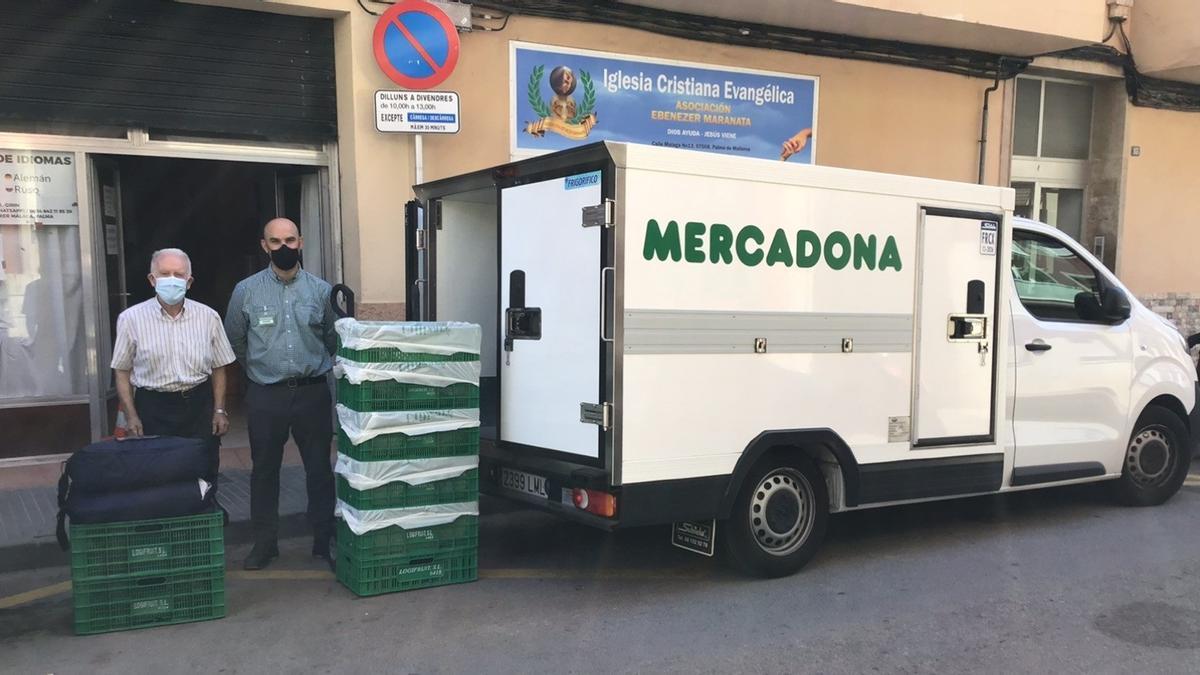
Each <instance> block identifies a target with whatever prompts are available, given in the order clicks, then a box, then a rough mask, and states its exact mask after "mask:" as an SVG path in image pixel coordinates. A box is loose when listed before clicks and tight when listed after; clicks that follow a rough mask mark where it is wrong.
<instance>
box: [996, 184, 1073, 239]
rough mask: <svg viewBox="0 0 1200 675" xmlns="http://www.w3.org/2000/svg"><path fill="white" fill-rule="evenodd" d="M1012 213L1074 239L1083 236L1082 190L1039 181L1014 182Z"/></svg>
mask: <svg viewBox="0 0 1200 675" xmlns="http://www.w3.org/2000/svg"><path fill="white" fill-rule="evenodd" d="M1012 187H1013V189H1014V190H1016V191H1017V199H1016V208H1014V209H1013V213H1014V214H1015V215H1018V216H1023V217H1025V218H1031V219H1033V220H1037V221H1041V222H1043V223H1046V224H1047V225H1050V226H1051V227H1056V228H1058V229H1059V230H1062V231H1063V232H1064V233H1066V234H1067V235H1068V236H1070V237H1071V238H1072V239H1074V240H1075V241H1080V239H1081V237H1082V236H1083V198H1084V194H1083V190H1084V188H1083V187H1081V186H1077V187H1064V186H1059V185H1051V184H1046V183H1042V182H1038V181H1016V182H1014V183H1013V184H1012Z"/></svg>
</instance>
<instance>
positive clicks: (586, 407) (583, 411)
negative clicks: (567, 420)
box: [579, 403, 612, 431]
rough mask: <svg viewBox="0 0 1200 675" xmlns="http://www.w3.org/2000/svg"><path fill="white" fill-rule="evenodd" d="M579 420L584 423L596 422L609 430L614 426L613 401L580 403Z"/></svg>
mask: <svg viewBox="0 0 1200 675" xmlns="http://www.w3.org/2000/svg"><path fill="white" fill-rule="evenodd" d="M579 421H580V422H583V423H584V424H595V425H596V426H598V427H600V428H601V429H603V430H605V431H608V430H609V429H610V428H612V404H611V403H580V404H579Z"/></svg>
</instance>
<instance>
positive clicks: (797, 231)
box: [418, 143, 1200, 527]
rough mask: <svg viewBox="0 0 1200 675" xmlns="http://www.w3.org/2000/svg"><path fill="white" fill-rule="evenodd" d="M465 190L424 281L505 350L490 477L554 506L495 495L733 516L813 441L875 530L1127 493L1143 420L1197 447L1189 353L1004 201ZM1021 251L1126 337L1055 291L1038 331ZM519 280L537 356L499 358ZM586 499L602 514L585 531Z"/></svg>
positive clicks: (747, 165)
mask: <svg viewBox="0 0 1200 675" xmlns="http://www.w3.org/2000/svg"><path fill="white" fill-rule="evenodd" d="M591 174H600V175H601V176H602V178H601V179H600V180H599V183H597V188H596V189H595V190H583V189H579V188H577V187H572V186H573V185H574V184H576V183H581V180H580V177H582V176H587V175H591ZM461 178H462V179H463V181H462V191H461V192H454V191H453V189H454V185H452V183H453V182H454V180H455V179H446V180H445V181H441V182H440V184H439V185H436V186H434V187H433V188H421V187H418V194H419V195H422V199H426V198H427V197H428V198H430V199H432V200H442V199H444V200H446V201H445V203H446V204H451V203H452V202H455V201H458V202H461V204H460V205H459V206H458V207H447V208H446V209H444V210H443V211H442V220H441V221H440V222H439V223H438V224H437V227H436V228H433V229H431V230H430V231H429V232H428V234H429V236H430V237H431V241H433V242H435V243H437V245H435V246H434V247H433V250H434V251H435V253H436V254H437V256H444V258H445V259H444V261H443V259H442V258H441V257H438V258H436V260H438V261H439V262H438V265H437V267H438V269H439V270H440V272H439V274H441V275H443V276H444V275H448V274H461V275H464V277H465V278H467V279H469V282H468V283H459V284H457V285H455V284H447V285H446V292H445V293H443V294H441V295H437V296H436V298H437V299H436V301H435V303H434V305H435V309H436V318H437V319H438V320H468V321H476V322H480V323H482V324H483V325H484V326H485V336H487V337H485V343H490V344H491V345H492V346H493V347H494V349H495V352H494V357H492V358H488V357H487V356H485V357H484V371H485V372H484V374H483V378H484V379H485V380H486V379H489V378H490V379H492V380H498V382H495V383H494V384H495V387H496V390H497V391H498V392H499V395H498V396H499V398H498V405H497V411H498V412H497V413H496V415H495V417H496V419H498V421H499V422H498V425H497V424H496V422H488V421H487V419H488V414H487V412H488V405H487V404H486V403H485V404H484V405H483V408H484V415H483V416H484V420H485V421H484V423H483V425H482V427H483V428H482V430H481V436H482V437H483V438H484V439H485V442H484V450H482V451H481V467H484V471H483V472H481V475H482V474H486V473H488V471H489V470H490V474H488V475H489V476H490V480H491V482H492V485H493V486H496V477H497V476H500V475H503V474H504V472H506V471H507V472H508V475H510V476H511V475H512V473H513V472H524V473H525V474H532V475H533V476H534V477H536V478H545V479H546V481H547V482H546V484H547V485H550V486H551V487H550V489H548V490H547V491H546V493H539V494H530V493H528V492H526V493H521V492H520V491H517V490H511V489H506V488H505V486H504V485H499V486H498V487H497V490H498V493H499V494H503V495H505V496H507V497H511V498H514V499H520V500H524V501H526V502H527V503H531V504H535V505H538V506H542V507H545V508H547V509H549V510H552V511H556V512H558V513H561V514H563V515H566V516H567V517H572V518H578V519H580V520H583V521H584V522H588V523H590V524H593V525H598V526H601V527H615V526H623V525H625V524H628V523H632V524H634V525H641V524H652V523H660V522H675V521H683V520H695V519H706V520H707V519H712V518H718V519H720V518H727V517H728V515H729V508H730V506H729V505H730V502H731V499H732V497H733V496H734V495H736V493H737V491H738V490H739V486H740V483H739V481H740V480H742V478H743V476H744V475H745V473H746V472H747V471H748V469H749V467H750V466H752V465H753V463H754V460H755V459H756V458H757V457H759V456H761V454H756V453H762V452H766V451H770V450H771V449H772V448H774V447H775V446H774V445H771V444H772V443H776V442H779V443H789V442H791V441H788V440H787V438H788V437H789V434H790V435H792V436H794V437H796V438H799V437H801V436H803V437H804V438H807V439H812V438H819V439H823V440H818V441H803V442H802V441H796V443H795V444H794V445H789V446H787V447H789V448H799V447H800V446H805V443H809V445H807V446H805V447H804V448H803V449H802V451H803V452H806V453H808V454H810V455H811V456H812V457H813V459H814V461H815V462H817V463H818V464H819V465H820V466H819V469H820V471H821V472H822V474H823V476H824V477H825V478H826V482H827V484H828V487H829V497H830V508H831V510H834V511H838V510H845V509H848V508H874V507H877V506H886V505H890V504H900V503H911V502H917V501H931V500H934V499H948V498H954V497H959V496H969V495H971V494H986V493H992V492H997V491H1000V492H1003V491H1009V490H1025V489H1034V488H1041V487H1053V486H1056V485H1065V484H1070V483H1077V482H1087V481H1095V480H1106V479H1113V478H1117V477H1119V476H1121V473H1122V469H1123V465H1124V461H1125V455H1126V448H1127V445H1128V443H1129V439H1130V436H1131V433H1132V431H1133V429H1134V426H1135V424H1136V423H1137V420H1138V418H1139V416H1141V415H1142V413H1143V411H1144V410H1145V409H1146V407H1147V406H1148V405H1150V404H1151V403H1152V402H1156V403H1158V404H1162V405H1165V406H1166V407H1168V408H1169V409H1171V410H1173V411H1175V412H1177V413H1179V414H1180V415H1181V416H1182V417H1184V418H1185V421H1187V423H1189V424H1196V425H1197V426H1200V423H1196V422H1195V421H1194V420H1200V416H1197V415H1196V414H1195V408H1196V405H1197V401H1196V368H1195V365H1194V363H1193V362H1192V360H1191V358H1190V356H1189V355H1188V353H1187V350H1186V346H1185V343H1184V341H1183V338H1182V337H1181V336H1180V335H1179V333H1178V331H1177V330H1176V329H1175V328H1174V327H1173V326H1171V325H1170V324H1169V323H1168V322H1166V321H1165V320H1163V319H1161V318H1160V317H1158V316H1157V315H1155V314H1154V313H1153V312H1152V311H1151V310H1150V309H1148V308H1146V307H1144V306H1143V305H1141V303H1139V302H1138V301H1137V299H1136V298H1135V296H1134V295H1133V294H1132V293H1130V292H1129V290H1128V289H1126V288H1125V287H1124V286H1123V285H1122V284H1121V283H1120V281H1119V280H1117V279H1116V278H1115V277H1114V276H1113V275H1112V274H1111V273H1110V272H1109V271H1108V270H1106V269H1105V268H1104V266H1103V264H1101V263H1100V262H1099V261H1098V260H1096V259H1095V258H1094V257H1093V256H1092V255H1090V254H1089V253H1088V252H1087V251H1086V250H1085V249H1084V248H1082V247H1081V246H1079V245H1078V244H1077V243H1075V242H1074V241H1072V240H1071V239H1070V238H1069V237H1067V236H1066V235H1064V234H1063V233H1061V232H1059V231H1057V230H1055V229H1054V228H1051V227H1048V226H1046V225H1042V224H1040V223H1036V222H1033V221H1030V220H1026V219H1023V218H1015V217H1014V216H1013V214H1012V211H1013V202H1014V193H1013V191H1012V190H1011V189H1010V188H1002V187H996V186H982V185H972V184H964V183H954V182H948V181H939V180H932V179H925V178H915V177H907V176H895V175H886V174H877V173H869V172H863V171H852V170H845V169H837V168H830V167H821V166H811V165H793V164H788V163H786V162H769V161H764V160H752V159H745V158H738V157H728V156H721V155H714V154H707V153H695V152H688V151H683V150H677V149H670V148H656V147H649V146H637V145H624V144H619V143H605V144H596V145H594V146H587V147H585V148H579V149H576V150H575V151H565V152H563V153H553V154H550V155H546V156H544V157H540V158H534V159H530V160H524V161H522V162H517V163H515V164H512V165H507V166H505V167H498V168H497V169H495V170H490V171H488V172H476V173H475V174H470V175H468V176H464V177H461ZM573 181H574V182H573ZM590 184H591V183H589V185H590ZM609 199H611V200H612V201H613V204H612V208H611V214H609V212H608V209H607V208H606V206H605V204H604V202H605V200H609ZM594 202H595V203H594ZM585 207H586V208H588V209H589V214H591V216H589V217H588V218H585V217H584V216H583V214H582V213H581V212H580V211H581V209H582V208H585ZM596 207H599V210H598V211H597V208H596ZM433 211H434V210H433V209H430V212H433ZM598 212H602V213H604V214H605V218H606V219H607V220H604V221H603V222H596V221H594V218H593V217H594V214H596V213H598ZM489 214H494V215H493V216H492V217H491V220H490V221H489V220H488V217H489ZM468 216H469V217H468ZM426 226H427V227H428V223H427V224H426ZM454 228H463V231H460V232H458V233H453V232H452V231H453V229H454ZM1014 235H1016V236H1021V237H1041V238H1044V239H1046V240H1049V243H1050V246H1048V247H1047V248H1048V249H1049V248H1053V249H1055V250H1062V249H1066V250H1067V251H1068V252H1069V254H1073V255H1068V254H1064V255H1063V258H1064V259H1066V258H1073V259H1074V260H1073V264H1075V265H1076V269H1078V270H1079V271H1080V272H1081V273H1083V274H1084V275H1085V276H1086V277H1087V279H1086V280H1085V281H1087V282H1089V283H1094V282H1095V281H1096V277H1095V275H1099V277H1100V278H1102V279H1103V280H1104V282H1105V283H1106V284H1107V285H1108V286H1111V287H1113V288H1116V289H1118V290H1120V291H1121V292H1122V293H1124V294H1125V296H1126V297H1127V299H1128V301H1129V304H1130V316H1129V318H1128V319H1125V320H1124V321H1119V322H1117V323H1115V324H1114V323H1111V322H1110V323H1104V320H1103V319H1093V320H1091V321H1090V322H1088V321H1084V320H1078V321H1075V320H1072V319H1071V318H1070V317H1069V316H1066V315H1069V314H1070V312H1071V311H1076V312H1082V311H1083V310H1081V309H1079V308H1078V307H1075V309H1074V310H1072V299H1074V302H1075V303H1079V302H1081V298H1080V297H1079V296H1078V295H1076V294H1075V292H1074V291H1075V286H1074V285H1073V282H1072V281H1070V280H1067V281H1065V282H1064V283H1061V284H1058V282H1056V281H1051V282H1050V284H1051V285H1052V286H1053V285H1055V284H1058V285H1057V286H1055V288H1054V289H1051V293H1052V296H1053V298H1054V299H1055V300H1054V301H1055V302H1058V307H1059V308H1061V309H1062V310H1063V312H1065V314H1060V315H1057V316H1058V318H1057V319H1048V318H1046V317H1047V315H1046V314H1045V313H1044V312H1043V313H1041V314H1039V315H1035V314H1034V313H1033V312H1031V310H1030V309H1028V308H1027V307H1026V306H1025V305H1024V304H1023V303H1022V300H1021V296H1020V293H1018V291H1019V290H1020V291H1022V292H1027V291H1028V290H1029V289H1031V288H1032V289H1035V290H1036V288H1037V286H1038V282H1037V280H1036V279H1034V278H1024V279H1022V280H1020V281H1019V282H1018V280H1016V279H1015V278H1014V274H1013V264H1014V263H1013V261H1014V253H1015V254H1016V255H1017V256H1018V257H1019V256H1020V255H1022V253H1021V251H1015V250H1014V246H1013V241H1014ZM451 246H470V247H473V248H472V250H470V251H469V252H467V253H469V254H467V253H461V254H460V253H458V252H454V251H450V250H449V248H448V247H451ZM439 247H445V248H439ZM1025 259H1026V260H1029V259H1031V258H1029V257H1028V256H1027V257H1026V258H1025ZM485 261H486V262H485ZM1079 261H1083V263H1086V266H1087V267H1090V268H1091V269H1092V270H1093V271H1094V272H1095V275H1090V274H1088V273H1087V271H1086V269H1084V265H1082V264H1080V263H1079ZM1052 267H1053V266H1051V267H1048V268H1047V269H1051V268H1052ZM516 270H521V271H524V272H526V273H527V275H528V277H527V278H528V279H529V286H528V290H527V297H526V302H527V303H528V307H530V308H532V307H541V308H542V309H543V319H542V320H543V322H544V326H543V335H542V337H541V338H538V339H537V340H518V342H517V343H516V345H515V347H514V348H513V350H512V351H511V352H505V351H503V350H502V345H503V344H504V339H505V334H506V327H505V311H506V308H508V306H509V301H510V299H511V293H510V290H511V289H510V288H509V275H510V273H511V272H513V271H516ZM1044 276H1047V275H1044ZM497 277H499V278H498V279H497ZM436 283H437V279H436V278H434V279H433V280H432V283H431V286H433V285H434V284H436ZM1102 285H1103V284H1097V286H1102ZM472 287H473V288H477V289H478V290H477V291H475V293H474V294H472V293H471V291H470V289H471V288H472ZM1060 292H1061V294H1060ZM1029 297H1030V296H1029V295H1028V294H1026V300H1027V301H1028V300H1029ZM1047 297H1051V296H1047ZM1082 300H1088V298H1087V297H1083V298H1082ZM489 303H492V306H491V307H489ZM496 304H498V305H499V306H495V305H496ZM1032 304H1034V305H1036V304H1037V302H1036V301H1032ZM1044 304H1045V303H1043V305H1044ZM481 308H482V309H481ZM484 309H490V310H491V311H490V312H487V314H488V316H486V317H485V318H484V319H483V320H481V319H480V318H479V317H478V316H477V315H478V314H479V313H480V312H481V311H483V310H484ZM1043 309H1044V306H1043ZM1081 316H1082V314H1081ZM1101 316H1102V315H1101ZM1039 317H1041V318H1039ZM563 340H565V342H564V341H563ZM1047 346H1048V347H1049V349H1046V348H1045V347H1047ZM493 401H495V399H493ZM1189 417H1190V418H1191V419H1186V418H1189ZM551 418H552V419H551ZM496 426H498V428H495V427H496ZM489 427H492V428H489ZM1190 431H1191V432H1192V435H1193V436H1194V435H1196V432H1197V431H1200V429H1195V428H1193V429H1191V430H1190ZM781 438H782V439H784V440H782V441H777V440H776V439H781ZM764 439H766V440H764ZM489 444H490V445H489ZM1039 472H1040V473H1039ZM1018 474H1020V480H1016V478H1017V477H1018ZM1063 475H1068V476H1071V477H1070V478H1066V479H1061V477H1062V476H1063ZM1031 476H1032V478H1031ZM895 486H899V488H896V487H895ZM894 488H895V489H894ZM580 489H586V490H599V491H607V492H608V494H610V495H612V496H613V497H614V499H615V500H616V504H617V506H616V509H615V511H616V515H615V516H613V515H612V514H609V515H596V514H589V513H583V512H581V509H583V508H584V507H580V506H578V504H572V499H573V492H572V490H575V491H578V490H580ZM689 500H690V501H689ZM618 521H619V522H618Z"/></svg>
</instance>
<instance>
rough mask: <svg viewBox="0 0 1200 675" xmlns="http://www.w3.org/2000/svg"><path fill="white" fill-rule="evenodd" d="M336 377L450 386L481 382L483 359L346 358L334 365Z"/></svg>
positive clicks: (354, 380)
mask: <svg viewBox="0 0 1200 675" xmlns="http://www.w3.org/2000/svg"><path fill="white" fill-rule="evenodd" d="M333 375H334V377H340V378H345V379H346V380H347V381H349V382H350V384H362V383H363V382H386V381H388V380H392V381H395V382H400V383H403V384H416V385H421V386H424V387H448V386H450V385H452V384H473V385H476V386H478V385H479V361H432V362H421V363H404V362H398V363H359V362H357V361H351V360H349V359H344V358H342V357H340V356H339V357H338V358H337V363H336V364H335V365H334V366H333Z"/></svg>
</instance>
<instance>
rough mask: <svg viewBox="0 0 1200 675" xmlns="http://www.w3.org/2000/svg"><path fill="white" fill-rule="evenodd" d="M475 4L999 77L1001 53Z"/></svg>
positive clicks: (604, 11) (609, 10)
mask: <svg viewBox="0 0 1200 675" xmlns="http://www.w3.org/2000/svg"><path fill="white" fill-rule="evenodd" d="M472 6H473V7H474V8H476V9H481V8H482V9H488V10H496V11H498V12H502V13H507V14H520V15H524V16H537V17H544V18H548V19H562V20H567V21H581V22H588V23H598V24H605V25H610V26H620V27H624V28H633V29H637V30H644V31H648V32H651V33H656V34H659V35H667V36H671V37H678V38H683V39H687V40H698V41H701V42H709V43H716V44H729V45H736V46H742V47H753V48H758V49H775V50H779V51H788V52H796V53H801V54H809V55H813V56H828V57H833V58H842V59H855V60H860V61H873V62H876V63H889V64H893V65H903V66H910V67H913V68H923V69H926V70H936V71H940V72H945V73H954V74H957V75H965V76H968V77H982V78H987V79H989V80H990V79H993V78H994V77H995V76H996V75H997V72H998V71H997V64H999V63H1000V56H1002V55H1000V54H993V53H989V52H982V51H975V50H969V49H956V48H951V47H936V46H932V45H920V44H913V43H908V42H900V41H896V40H878V39H874V38H864V37H856V36H852V35H840V34H835V33H822V32H819V31H811V30H802V29H798V28H787V27H783V26H769V25H764V24H756V23H744V22H737V21H730V20H728V19H721V18H716V17H708V16H699V15H695V14H686V13H683V12H672V11H667V10H660V9H654V8H649V7H642V6H640V5H628V4H624V3H608V2H594V1H593V0H489V1H487V2H475V3H472ZM1029 61H1030V59H1026V58H1022V57H1011V56H1010V57H1008V58H1007V60H1006V61H1005V62H1004V64H1005V65H1004V66H1003V70H1002V71H1000V72H999V75H1000V79H1005V80H1006V79H1011V78H1013V77H1016V75H1017V74H1018V73H1020V72H1021V71H1023V70H1024V69H1025V66H1027V65H1028V64H1029Z"/></svg>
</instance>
